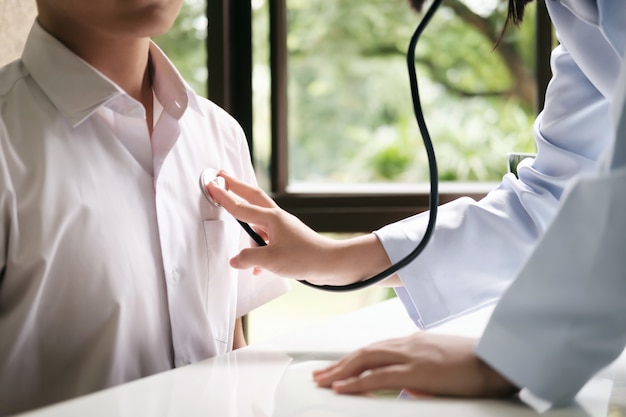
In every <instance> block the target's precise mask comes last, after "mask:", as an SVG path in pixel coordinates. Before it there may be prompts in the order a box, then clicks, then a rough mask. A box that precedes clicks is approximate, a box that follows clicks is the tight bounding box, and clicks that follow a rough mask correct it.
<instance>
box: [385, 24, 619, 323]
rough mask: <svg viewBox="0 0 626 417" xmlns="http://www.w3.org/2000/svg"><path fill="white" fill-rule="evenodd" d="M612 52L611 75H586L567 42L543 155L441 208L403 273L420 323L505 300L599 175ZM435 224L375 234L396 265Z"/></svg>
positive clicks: (406, 296)
mask: <svg viewBox="0 0 626 417" xmlns="http://www.w3.org/2000/svg"><path fill="white" fill-rule="evenodd" d="M576 29H577V30H578V28H576ZM583 35H584V32H582V30H581V33H580V36H583ZM588 49H589V50H594V51H596V52H597V51H598V50H602V48H599V47H598V48H595V49H594V48H593V46H591V47H590V48H588ZM578 52H580V51H577V53H578ZM606 54H613V55H612V56H611V57H610V59H608V57H607V59H604V60H603V59H599V61H598V62H604V63H606V66H608V67H610V68H609V69H607V68H606V66H605V67H603V68H601V69H599V68H595V67H594V68H590V67H589V66H588V65H587V66H586V68H585V71H583V69H581V68H580V66H579V65H578V64H577V60H578V61H580V60H581V59H582V58H581V56H580V53H578V56H577V57H576V59H575V58H574V57H573V56H572V54H571V53H570V52H569V51H568V50H567V49H566V48H565V46H564V45H559V46H558V47H557V48H556V49H555V50H554V51H553V53H552V59H551V64H552V71H553V78H552V80H551V82H550V85H549V87H548V90H547V94H546V101H545V107H544V111H543V112H542V113H541V114H540V115H539V116H538V118H537V120H536V122H535V124H534V129H533V131H534V136H535V141H536V144H537V156H536V158H534V160H526V161H524V162H522V163H521V164H520V166H519V167H518V175H519V178H516V177H515V176H514V175H512V174H507V175H505V176H504V178H503V179H502V182H501V183H500V184H499V185H498V186H497V187H496V188H495V189H494V190H492V191H491V192H490V193H489V194H488V195H487V196H486V197H485V198H484V199H482V200H480V201H474V200H472V199H469V198H462V199H459V200H456V201H453V202H451V203H448V204H445V205H442V206H441V207H440V208H439V213H438V219H437V226H436V228H435V232H434V234H433V237H432V238H431V241H430V242H429V244H428V245H427V247H426V248H425V250H424V251H423V252H422V254H421V255H420V256H418V258H417V259H416V260H415V261H414V262H412V263H411V264H410V265H408V266H407V267H406V268H404V269H403V270H401V271H400V272H399V276H400V279H401V280H402V283H403V288H399V289H398V290H397V292H398V295H399V296H400V298H401V299H402V300H403V302H404V304H405V307H406V308H407V310H408V311H409V314H410V315H411V317H412V318H413V320H414V321H415V322H416V324H417V325H418V326H420V327H430V326H433V325H437V324H439V323H441V322H442V321H444V320H447V319H450V318H453V317H455V316H458V315H461V314H464V313H467V312H469V311H472V310H474V309H476V308H479V307H482V306H484V305H487V304H490V303H493V302H495V301H497V300H498V299H499V297H500V296H501V294H502V292H503V291H505V290H506V288H507V287H508V286H509V285H510V283H511V281H512V278H513V277H514V274H515V272H516V271H517V270H518V269H519V268H520V267H521V265H522V262H523V261H524V259H526V258H527V257H528V256H529V254H530V252H531V250H532V248H533V247H534V245H535V244H536V243H537V240H538V239H539V237H540V236H541V235H542V234H543V233H544V232H545V230H546V228H547V226H548V225H549V224H550V222H551V221H552V220H553V218H554V215H555V213H556V211H557V209H558V206H559V202H560V199H561V196H562V193H563V190H564V189H565V187H566V186H567V185H568V184H569V182H570V181H571V180H572V179H573V178H576V177H579V176H582V175H590V174H592V173H593V172H595V170H596V169H597V161H598V158H599V157H600V155H601V154H602V152H603V151H604V150H605V149H606V148H607V146H608V145H609V144H610V143H611V139H612V132H611V131H610V130H611V129H607V128H606V127H607V126H610V125H611V117H610V99H609V98H608V97H606V96H605V94H602V93H601V92H600V90H599V89H598V88H597V84H598V83H597V82H596V80H595V79H596V78H598V79H599V78H601V77H607V76H610V77H611V79H613V80H615V79H616V78H617V74H618V73H619V62H620V61H619V60H617V59H616V57H618V55H617V54H614V53H613V52H612V50H611V51H606ZM587 59H588V60H589V57H587ZM594 59H595V58H594ZM594 71H595V72H594ZM590 77H591V78H593V81H592V80H590ZM504 157H505V156H504V155H503V161H504ZM427 221H428V218H427V213H422V214H420V215H417V216H414V217H411V218H409V219H406V220H403V221H400V222H398V223H395V224H391V225H389V226H386V227H384V228H382V229H380V230H378V231H377V232H375V233H376V235H377V236H378V238H379V239H380V241H381V243H382V244H383V246H384V248H385V250H386V252H387V254H388V256H389V258H390V259H391V261H393V262H396V261H398V260H399V259H401V258H402V257H404V256H405V255H406V254H407V253H409V252H410V251H411V250H412V249H413V248H414V247H415V246H416V245H417V243H418V242H419V241H420V240H421V238H422V236H423V233H424V230H425V228H426V224H427Z"/></svg>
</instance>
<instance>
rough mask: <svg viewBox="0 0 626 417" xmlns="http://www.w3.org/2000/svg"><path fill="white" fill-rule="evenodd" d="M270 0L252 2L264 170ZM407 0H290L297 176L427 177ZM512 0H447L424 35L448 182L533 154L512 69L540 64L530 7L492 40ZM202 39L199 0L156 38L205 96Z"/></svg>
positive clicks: (422, 68) (528, 113)
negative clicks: (517, 25) (413, 89)
mask: <svg viewBox="0 0 626 417" xmlns="http://www.w3.org/2000/svg"><path fill="white" fill-rule="evenodd" d="M267 2H268V0H265V1H263V0H254V1H252V4H253V42H254V55H253V58H254V65H255V66H254V74H253V76H254V78H253V82H254V89H255V91H254V123H255V127H254V140H255V153H256V159H257V161H256V163H257V166H260V167H262V168H263V167H265V168H267V166H268V164H269V156H270V145H269V144H270V138H269V135H270V133H269V132H270V128H269V120H270V118H269V97H268V94H269V65H268V61H269V59H268V56H269V52H268V51H269V48H268V5H267ZM406 3H407V2H406V1H403V0H398V1H389V0H368V1H367V2H355V1H351V0H333V1H331V2H328V1H323V0H288V1H287V4H288V22H289V32H288V39H287V43H288V49H289V62H288V65H289V67H288V70H289V81H288V82H289V85H288V87H289V90H288V91H289V115H288V123H289V172H290V181H291V182H295V183H297V182H312V181H313V182H340V183H351V182H369V181H410V182H415V181H426V180H427V178H428V167H427V161H426V155H425V153H424V150H423V145H422V140H421V135H420V133H419V130H418V128H417V125H416V123H415V120H414V117H413V107H412V102H411V97H410V90H409V83H408V76H407V68H406V65H407V63H406V58H405V56H404V54H405V52H406V48H407V46H408V42H409V39H410V37H411V35H412V33H413V30H414V28H415V26H416V25H417V23H418V22H419V20H420V19H421V16H419V15H418V14H416V13H414V12H411V11H410V10H409V7H408V5H407V4H406ZM504 3H505V2H501V1H500V2H498V1H496V0H494V1H491V2H490V1H487V0H484V1H483V0H463V1H462V2H461V0H448V1H447V2H444V3H443V6H442V7H441V9H440V10H439V12H438V13H437V15H436V16H435V18H434V19H433V21H432V22H431V24H430V25H429V27H428V29H427V30H426V32H425V33H424V34H423V36H422V39H420V42H419V44H418V47H417V51H416V52H417V56H416V60H415V64H416V68H417V72H418V77H419V89H420V93H421V101H422V106H423V109H424V113H425V115H426V120H427V123H428V127H429V130H430V133H431V136H432V139H433V143H434V147H435V152H436V154H437V159H438V166H439V170H440V178H441V179H442V180H450V181H453V180H460V181H467V180H478V181H495V180H499V179H500V177H501V176H502V175H503V174H504V173H505V172H506V163H505V162H506V161H505V159H506V154H507V153H508V152H513V151H515V152H534V143H533V138H532V131H531V124H532V121H533V119H534V115H533V112H532V108H533V103H532V98H529V97H528V96H527V95H524V94H522V93H521V92H522V91H524V89H523V88H520V87H524V86H523V85H520V83H521V82H522V81H523V80H519V77H516V76H515V75H514V74H513V71H512V70H513V69H516V68H517V67H516V66H520V65H521V66H524V67H526V69H527V70H528V71H530V73H532V71H531V70H530V69H531V68H532V65H533V61H532V60H533V21H532V18H533V11H532V10H528V11H527V13H526V16H527V17H526V20H527V22H525V24H524V25H523V26H522V28H521V29H513V28H510V29H509V31H508V32H507V34H506V35H505V36H504V38H503V41H502V45H501V46H500V47H499V48H498V49H495V50H494V43H495V38H496V37H497V35H498V34H499V30H500V28H501V26H502V24H503V20H504V13H505V12H504V10H503V9H504V7H505V4H504ZM470 6H471V7H470ZM478 6H480V7H482V9H481V10H477V9H472V7H474V8H476V7H478ZM461 13H469V14H467V15H464V16H463V17H460V14H461ZM205 39H206V17H205V2H204V1H203V0H186V1H185V3H184V5H183V8H182V10H181V13H180V16H179V18H178V19H177V21H176V23H175V25H174V27H173V28H172V30H171V31H170V32H169V33H168V34H167V35H166V36H162V37H159V38H157V39H155V41H156V42H157V43H158V44H159V45H160V46H161V47H162V48H163V49H164V50H165V51H166V53H167V54H168V56H170V58H171V59H172V60H173V61H174V63H175V65H176V66H177V67H178V68H179V70H180V72H181V73H182V74H183V77H185V79H187V80H188V81H189V83H190V84H191V85H192V86H193V87H194V88H195V89H196V91H198V92H200V93H201V94H204V93H205V92H206V85H207V83H206V78H207V74H206V61H207V56H206V48H205ZM531 81H532V80H531ZM526 87H527V86H526ZM261 180H262V178H261Z"/></svg>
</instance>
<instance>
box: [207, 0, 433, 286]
mask: <svg viewBox="0 0 626 417" xmlns="http://www.w3.org/2000/svg"><path fill="white" fill-rule="evenodd" d="M441 2H442V0H434V1H433V3H432V4H431V6H430V7H429V8H428V10H427V11H426V14H425V15H424V17H423V18H422V20H421V21H420V23H419V25H418V26H417V28H416V29H415V31H414V32H413V36H412V37H411V41H410V43H409V47H408V50H407V66H408V72H409V83H410V85H411V98H412V101H413V112H414V114H415V120H416V121H417V125H418V127H419V130H420V133H421V134H422V141H423V142H424V147H425V150H426V155H427V157H428V168H429V176H430V199H429V217H428V224H427V226H426V230H425V232H424V235H423V237H422V239H421V240H420V242H419V243H418V244H417V246H416V247H415V248H414V249H413V250H412V251H411V252H410V253H408V254H407V255H406V256H404V257H403V258H402V259H400V260H399V261H397V262H395V263H393V265H391V266H390V267H389V268H387V269H385V270H384V271H382V272H380V273H378V274H376V275H374V276H372V277H370V278H367V279H364V280H362V281H358V282H354V283H352V284H347V285H318V284H313V283H312V282H309V281H306V280H298V282H300V283H302V284H304V285H307V286H309V287H313V288H317V289H320V290H325V291H332V292H346V291H354V290H358V289H361V288H365V287H369V286H370V285H373V284H376V283H378V282H380V281H382V280H384V279H386V278H388V277H390V276H391V275H393V274H395V273H396V272H397V271H399V270H400V269H401V268H404V267H405V266H406V265H408V264H409V263H411V262H413V261H414V260H415V258H416V257H417V256H418V255H419V254H420V253H421V252H422V251H423V250H424V248H425V247H426V245H427V244H428V242H429V240H430V238H431V236H432V234H433V231H434V228H435V223H436V220H437V207H438V206H439V174H438V172H437V160H436V158H435V150H434V148H433V144H432V141H431V139H430V134H429V133H428V128H427V126H426V120H425V119H424V113H423V111H422V105H421V101H420V96H419V89H418V85H417V74H416V71H415V47H416V45H417V41H418V39H419V37H420V36H421V34H422V32H424V29H426V26H427V25H428V23H429V22H430V20H431V19H432V17H433V15H434V14H435V12H436V11H437V8H438V7H439V5H440V4H441ZM212 175H215V171H213V170H210V169H207V170H205V171H203V173H202V174H201V175H200V187H201V188H202V190H203V192H204V195H205V197H206V198H207V199H208V200H209V201H210V202H211V203H213V204H215V205H217V204H216V203H215V202H214V201H213V199H212V198H211V196H210V195H209V194H208V192H207V191H206V184H208V182H209V181H215V182H217V181H219V178H220V177H216V176H213V177H212ZM222 180H223V179H222ZM218 185H220V186H223V184H218ZM237 221H238V222H239V224H240V225H241V227H242V228H243V229H244V230H245V231H246V233H247V234H248V235H249V236H250V238H251V239H252V240H254V242H255V243H256V244H257V245H258V246H267V243H266V242H265V241H264V240H263V238H262V237H261V236H259V234H258V233H257V232H256V231H255V230H254V229H253V228H252V227H251V226H250V225H249V224H248V223H246V222H243V221H241V220H239V219H237Z"/></svg>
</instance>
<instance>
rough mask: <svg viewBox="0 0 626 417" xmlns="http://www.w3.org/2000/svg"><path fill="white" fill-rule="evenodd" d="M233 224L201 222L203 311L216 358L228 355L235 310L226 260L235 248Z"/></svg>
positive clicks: (232, 275) (231, 271) (233, 286)
mask: <svg viewBox="0 0 626 417" xmlns="http://www.w3.org/2000/svg"><path fill="white" fill-rule="evenodd" d="M236 226H237V224H236V223H235V222H234V221H229V220H205V221H204V222H203V227H204V236H205V240H206V250H207V252H206V259H207V266H208V267H207V285H206V292H205V295H204V296H205V309H206V314H207V318H208V321H209V325H210V328H211V332H212V336H213V338H214V340H215V349H216V353H217V354H222V353H226V352H228V351H229V350H230V349H231V347H232V343H233V332H234V328H235V315H236V308H237V271H236V270H234V269H233V268H231V267H230V265H229V260H230V258H231V257H232V256H233V255H234V254H235V253H236V251H237V250H238V247H239V239H240V231H239V229H238V228H237V227H236Z"/></svg>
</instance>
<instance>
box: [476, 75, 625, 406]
mask: <svg viewBox="0 0 626 417" xmlns="http://www.w3.org/2000/svg"><path fill="white" fill-rule="evenodd" d="M614 88H615V90H616V91H617V92H618V93H617V94H616V96H615V97H616V102H615V115H616V116H615V120H616V123H615V126H616V128H615V130H616V132H617V136H616V141H615V144H614V145H613V146H611V147H610V148H609V149H608V152H607V157H606V158H603V161H602V162H603V164H601V167H600V169H599V173H597V174H596V175H594V176H591V177H588V178H583V179H581V180H579V181H577V182H576V183H575V184H574V185H573V187H572V188H571V189H570V190H568V192H567V195H566V197H565V198H564V201H563V206H562V207H561V209H560V210H559V213H558V214H557V217H556V218H555V220H554V223H553V224H552V225H551V226H550V228H549V229H548V231H547V232H546V234H545V235H544V236H543V238H542V239H541V241H540V243H539V245H538V246H537V248H536V249H535V250H534V251H533V253H532V255H531V256H530V258H529V259H528V261H527V262H526V264H525V265H524V268H523V269H522V270H521V272H520V274H519V275H518V277H517V278H516V279H515V281H514V282H513V284H512V285H511V287H510V288H509V289H508V291H506V292H505V294H504V295H503V297H502V299H501V300H500V302H499V303H498V305H497V306H496V308H495V310H494V313H493V315H492V317H491V320H490V321H489V323H488V325H487V328H486V330H485V333H484V335H483V337H482V338H481V340H480V342H479V344H478V346H477V348H476V352H477V354H478V355H479V356H480V357H481V358H483V360H485V361H486V362H487V363H489V364H491V365H492V366H493V367H494V368H495V369H497V370H498V371H500V372H501V373H502V374H504V375H505V376H507V377H508V378H509V379H510V380H511V381H513V382H514V383H515V384H516V385H517V386H519V387H521V388H524V389H523V391H522V394H525V393H530V394H532V395H529V396H527V395H523V397H522V398H528V399H530V401H529V402H530V403H531V404H533V405H534V404H536V401H534V400H535V397H539V398H540V399H543V400H545V401H547V403H548V404H553V405H562V404H566V403H568V402H569V401H571V400H572V399H573V398H574V396H575V395H576V393H577V392H578V391H579V390H580V389H581V388H582V386H583V385H584V384H585V383H586V382H587V381H588V380H589V379H590V378H591V377H592V376H593V375H594V374H595V373H596V372H598V371H599V370H601V369H602V368H603V367H605V366H606V365H608V364H609V363H610V362H611V361H613V360H614V359H615V358H617V357H618V356H619V354H620V353H622V351H623V350H624V346H626V320H625V319H626V65H624V66H623V70H622V76H621V79H620V82H619V83H618V84H617V85H615V86H614ZM618 98H619V99H618Z"/></svg>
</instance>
